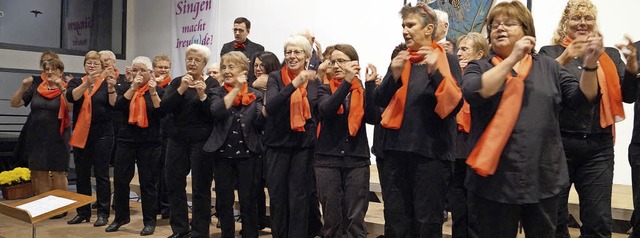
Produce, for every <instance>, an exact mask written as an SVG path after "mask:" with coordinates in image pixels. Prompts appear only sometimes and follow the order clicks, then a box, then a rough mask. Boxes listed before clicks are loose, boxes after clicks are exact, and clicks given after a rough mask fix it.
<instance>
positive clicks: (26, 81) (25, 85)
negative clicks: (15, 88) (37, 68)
mask: <svg viewBox="0 0 640 238" xmlns="http://www.w3.org/2000/svg"><path fill="white" fill-rule="evenodd" d="M31 84H33V77H28V78H26V79H23V80H22V88H23V89H27V88H29V87H31Z"/></svg>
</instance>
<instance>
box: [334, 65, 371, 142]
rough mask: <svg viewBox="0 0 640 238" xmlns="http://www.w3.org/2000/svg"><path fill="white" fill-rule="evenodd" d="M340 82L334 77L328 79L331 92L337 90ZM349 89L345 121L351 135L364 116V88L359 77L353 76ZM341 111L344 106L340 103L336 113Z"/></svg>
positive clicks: (358, 126) (357, 128) (355, 132)
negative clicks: (347, 112) (349, 95)
mask: <svg viewBox="0 0 640 238" xmlns="http://www.w3.org/2000/svg"><path fill="white" fill-rule="evenodd" d="M341 83H342V80H338V79H336V78H332V79H331V80H330V81H329V88H330V89H331V94H333V93H335V92H336V90H338V87H340V84H341ZM349 91H350V92H351V98H350V102H349V115H348V116H347V121H348V124H349V135H351V136H352V137H353V136H356V134H357V133H358V130H359V129H360V124H362V117H364V89H363V88H362V85H361V84H360V79H358V77H357V76H356V77H354V78H353V81H351V88H349ZM343 113H344V108H342V105H340V108H338V111H337V114H338V115H342V114H343Z"/></svg>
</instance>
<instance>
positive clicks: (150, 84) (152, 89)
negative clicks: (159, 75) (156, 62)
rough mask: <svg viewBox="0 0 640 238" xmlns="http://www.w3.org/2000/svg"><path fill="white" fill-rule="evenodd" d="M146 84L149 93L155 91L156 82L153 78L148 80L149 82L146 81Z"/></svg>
mask: <svg viewBox="0 0 640 238" xmlns="http://www.w3.org/2000/svg"><path fill="white" fill-rule="evenodd" d="M147 85H149V92H150V93H155V92H156V86H158V82H156V81H155V80H149V82H147Z"/></svg>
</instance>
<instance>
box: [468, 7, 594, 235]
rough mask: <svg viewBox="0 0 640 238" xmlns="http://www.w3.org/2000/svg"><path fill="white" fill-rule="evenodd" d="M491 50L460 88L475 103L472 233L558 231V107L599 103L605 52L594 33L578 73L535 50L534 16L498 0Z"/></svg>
mask: <svg viewBox="0 0 640 238" xmlns="http://www.w3.org/2000/svg"><path fill="white" fill-rule="evenodd" d="M486 23H487V31H488V32H489V41H490V44H491V53H490V55H489V57H487V58H484V59H482V60H475V61H471V62H469V64H468V65H467V67H466V68H465V70H464V78H463V80H462V84H463V85H462V86H463V87H462V88H463V92H464V96H465V100H467V102H468V103H469V105H470V108H471V122H472V123H471V125H473V126H472V127H471V132H470V137H471V141H472V145H474V148H473V150H472V151H471V154H470V155H469V157H468V159H467V164H468V165H469V166H470V167H471V169H473V171H469V173H467V178H466V181H465V186H466V187H467V189H468V190H469V192H468V202H469V214H470V215H471V218H470V219H473V220H472V221H471V222H470V223H469V226H470V231H469V232H470V234H473V235H477V236H478V237H516V233H517V230H518V224H521V225H522V227H524V231H525V235H526V236H527V237H554V236H555V228H556V217H557V205H558V200H559V194H560V193H561V191H562V190H563V189H564V188H565V187H566V186H568V182H569V176H568V174H567V163H566V160H565V155H564V151H563V147H562V139H561V137H560V123H559V120H560V118H559V115H560V110H561V109H563V108H567V107H573V108H576V107H578V106H581V105H587V104H589V103H592V102H594V100H595V98H596V94H597V93H598V87H597V79H596V73H595V70H592V69H594V68H596V67H597V60H598V57H600V55H601V54H602V52H603V51H604V48H603V46H602V38H600V37H591V38H590V39H589V40H587V41H586V42H585V45H584V47H585V50H584V52H583V54H582V57H583V59H584V62H583V63H584V67H585V68H584V69H583V70H582V72H581V78H580V81H579V82H578V81H577V80H576V77H575V76H574V75H572V74H571V73H570V72H569V71H567V70H566V69H565V68H563V67H562V66H561V65H560V64H559V63H558V62H556V61H555V60H553V59H552V58H549V57H545V56H540V55H538V54H534V46H535V42H536V39H535V29H534V24H533V18H532V17H531V13H530V12H529V10H527V8H526V7H525V6H524V5H523V4H522V3H521V2H519V1H512V2H502V3H499V4H498V5H496V6H495V7H494V8H493V9H491V11H490V12H489V14H488V17H487V19H486Z"/></svg>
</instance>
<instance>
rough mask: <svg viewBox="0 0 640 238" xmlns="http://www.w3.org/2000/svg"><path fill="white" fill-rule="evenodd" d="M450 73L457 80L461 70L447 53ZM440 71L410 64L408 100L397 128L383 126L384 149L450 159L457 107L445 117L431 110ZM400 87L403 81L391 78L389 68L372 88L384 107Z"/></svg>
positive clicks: (439, 78)
mask: <svg viewBox="0 0 640 238" xmlns="http://www.w3.org/2000/svg"><path fill="white" fill-rule="evenodd" d="M447 59H448V61H449V67H450V69H451V74H452V76H453V77H454V78H455V79H456V81H457V82H460V79H461V78H462V76H461V75H462V73H461V70H460V65H459V64H458V60H457V59H456V58H455V57H454V56H453V55H449V54H447ZM442 79H443V77H442V74H440V71H436V72H434V73H433V74H432V75H428V74H427V68H426V66H425V65H417V64H414V65H412V66H411V74H410V76H409V85H408V87H409V88H408V90H407V99H406V104H405V108H404V116H403V117H402V126H400V129H388V128H384V127H383V130H384V133H385V135H384V145H383V146H384V150H385V151H387V150H394V151H404V152H412V153H416V154H419V155H421V156H423V157H427V158H434V159H440V160H453V159H454V156H453V150H454V148H455V142H454V139H455V136H456V128H457V124H456V119H455V117H456V113H458V111H459V110H460V107H461V106H462V99H460V103H459V105H458V107H457V108H456V109H455V110H453V112H451V113H450V114H449V115H448V116H447V117H445V118H444V119H442V118H440V116H438V114H436V112H435V111H434V109H435V106H436V103H437V99H436V96H435V91H436V89H437V88H438V85H440V82H442ZM401 86H402V80H401V79H397V81H396V80H395V79H393V75H392V73H391V69H389V70H388V71H387V75H385V77H384V79H383V81H382V83H381V84H380V85H379V86H378V87H377V88H376V90H375V91H374V97H375V100H376V104H377V105H378V106H379V107H383V108H386V107H387V105H388V104H389V102H390V101H391V98H392V97H393V95H394V94H395V93H396V91H397V90H398V89H399V88H400V87H401Z"/></svg>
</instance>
